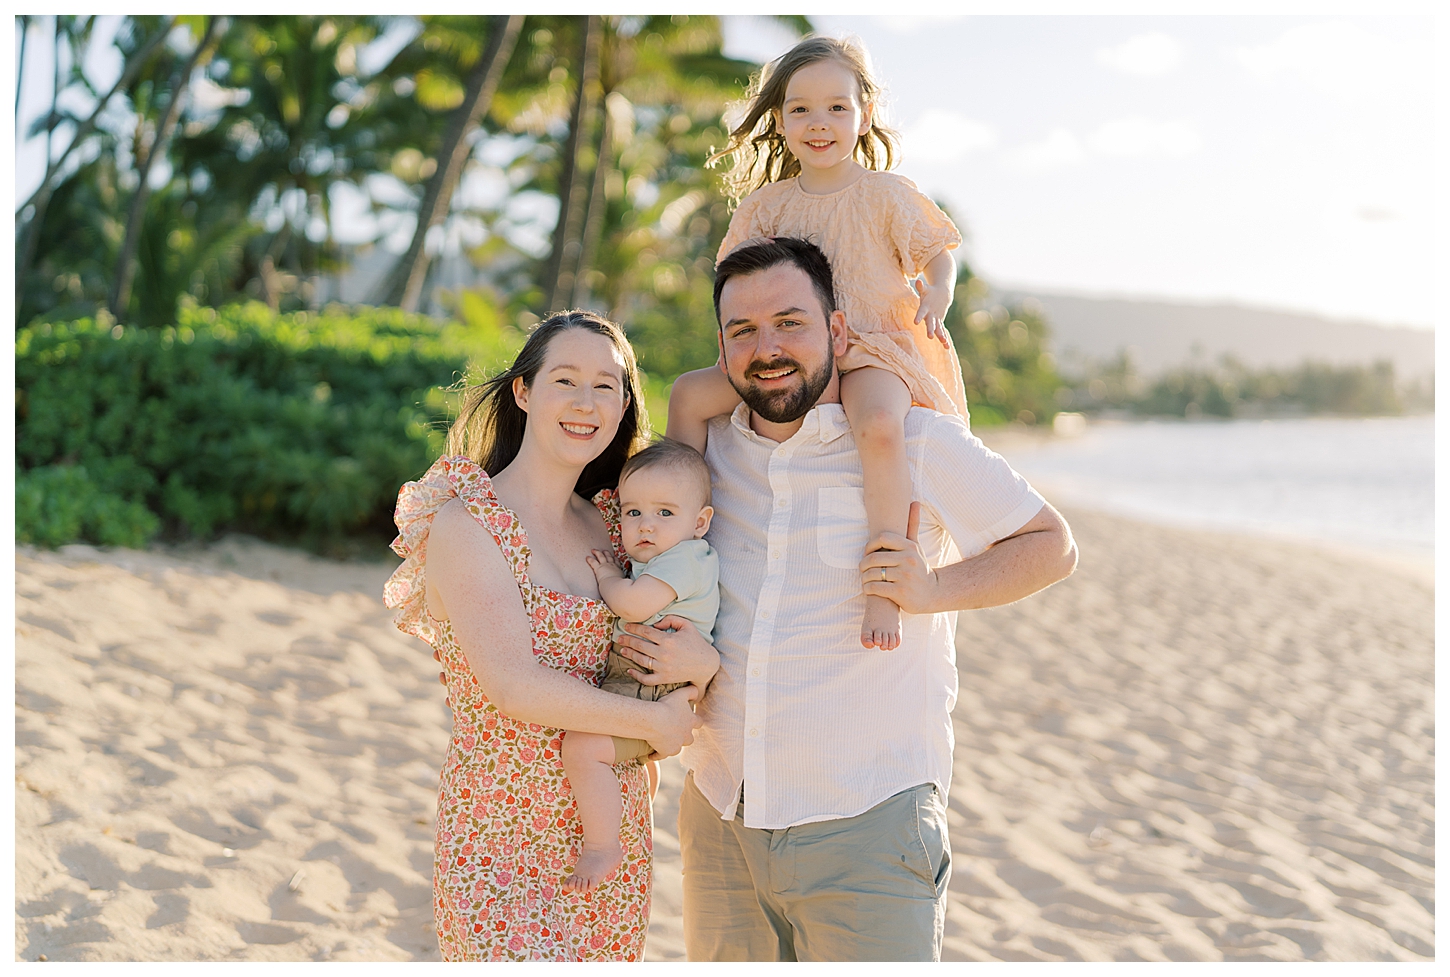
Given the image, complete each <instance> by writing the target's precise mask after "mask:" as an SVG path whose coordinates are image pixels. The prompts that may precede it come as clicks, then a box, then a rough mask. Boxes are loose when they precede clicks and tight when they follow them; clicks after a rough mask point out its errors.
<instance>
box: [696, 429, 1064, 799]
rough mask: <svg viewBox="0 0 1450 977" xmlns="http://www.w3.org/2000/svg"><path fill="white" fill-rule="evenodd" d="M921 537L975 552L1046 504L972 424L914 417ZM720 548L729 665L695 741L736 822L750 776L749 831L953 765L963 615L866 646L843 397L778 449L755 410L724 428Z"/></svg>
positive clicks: (950, 552) (930, 777)
mask: <svg viewBox="0 0 1450 977" xmlns="http://www.w3.org/2000/svg"><path fill="white" fill-rule="evenodd" d="M906 451H907V457H908V459H909V460H910V465H911V479H912V498H914V499H917V500H919V501H920V502H921V504H922V507H921V525H920V532H919V533H918V541H919V542H920V544H921V548H922V551H923V552H924V553H925V555H926V558H927V561H928V563H930V564H931V565H932V566H934V567H935V566H943V565H946V564H949V563H954V562H956V561H957V560H960V559H963V558H967V557H971V556H975V555H976V554H978V553H981V552H982V551H983V550H985V549H986V548H987V547H988V546H990V545H991V544H992V543H994V542H996V541H997V540H999V539H1001V538H1003V537H1004V536H1009V535H1011V534H1012V533H1013V532H1015V531H1017V530H1018V529H1020V528H1021V527H1022V526H1023V525H1025V524H1026V523H1027V522H1028V521H1029V520H1030V519H1031V518H1032V517H1033V516H1035V515H1036V514H1037V513H1038V511H1039V510H1040V509H1041V508H1042V505H1043V500H1042V497H1041V496H1040V495H1038V494H1037V492H1035V491H1034V490H1033V489H1032V487H1031V486H1029V485H1028V484H1027V482H1026V481H1025V480H1024V479H1023V478H1022V476H1020V475H1018V474H1017V473H1016V472H1015V471H1013V470H1012V469H1011V467H1009V466H1008V464H1007V462H1006V461H1005V460H1004V459H1003V458H1002V456H1001V455H998V454H996V453H994V452H992V451H990V450H988V449H987V448H986V447H985V446H984V445H983V444H982V442H981V441H979V440H977V438H976V437H974V436H973V435H972V433H971V432H970V431H969V430H968V429H967V426H966V424H964V423H963V422H962V421H961V420H960V419H958V418H955V417H951V416H947V415H944V414H938V413H936V412H934V411H929V410H925V409H923V408H913V409H912V410H911V411H910V412H909V413H908V414H907V419H906ZM705 459H706V461H707V462H708V463H709V465H710V472H711V485H712V490H713V495H714V498H713V504H714V506H715V518H714V521H713V522H712V523H711V526H710V532H709V533H708V534H707V536H706V539H708V540H709V542H710V545H711V546H713V547H714V548H715V550H716V552H718V553H719V555H720V614H719V617H718V618H717V619H716V622H715V647H716V648H717V649H718V650H719V652H720V671H719V672H718V673H717V674H716V675H715V678H714V681H713V682H712V683H711V684H710V688H709V691H708V692H707V693H706V694H705V696H704V699H703V700H702V701H701V702H700V705H699V710H698V714H699V715H700V716H701V717H702V718H703V719H704V726H703V727H702V728H700V729H699V730H697V731H696V733H695V742H694V744H693V745H691V746H688V747H686V748H685V751H684V754H683V757H684V762H685V766H686V767H687V768H689V769H691V770H693V771H694V774H695V784H696V786H697V787H699V789H700V791H701V792H702V793H703V794H704V795H705V798H706V799H707V800H708V801H709V802H710V804H711V805H712V806H713V807H714V808H715V810H717V811H719V812H721V816H722V817H723V818H726V819H730V818H733V817H734V816H735V808H736V804H737V801H738V799H739V797H740V788H741V784H742V783H744V784H747V785H748V786H747V787H746V790H747V791H748V792H749V803H748V804H747V805H746V808H745V823H746V825H747V826H748V827H752V828H786V827H790V826H791V825H796V824H807V823H809V822H812V821H826V820H830V819H832V818H845V817H853V816H855V815H857V814H860V813H862V812H863V811H866V810H869V809H870V808H872V807H874V806H875V805H877V804H879V803H880V802H881V801H883V800H885V799H886V798H888V797H890V796H891V795H892V794H895V793H897V792H899V791H902V790H906V789H907V788H910V787H915V786H916V785H918V784H925V783H934V784H936V785H937V787H938V789H939V790H941V792H942V795H943V796H946V793H947V791H948V789H949V787H950V783H951V774H952V744H953V740H952V723H951V711H952V707H953V706H954V705H955V704H956V698H957V670H956V646H955V641H954V635H955V632H956V623H957V615H956V613H955V612H950V613H937V614H920V615H912V614H907V615H903V616H902V642H901V645H900V646H899V647H898V648H897V649H896V650H895V651H891V652H882V651H879V650H877V649H875V648H871V649H867V648H863V647H861V642H860V630H861V616H862V613H863V612H864V610H865V597H864V596H863V595H862V593H861V579H860V574H859V571H858V570H857V565H858V564H859V563H860V561H861V559H862V557H863V556H864V554H865V549H866V543H867V530H866V511H865V507H864V505H863V502H862V488H861V459H860V456H859V455H858V454H857V453H856V443H855V440H854V439H853V438H852V436H851V429H850V425H849V424H848V423H847V421H846V414H845V411H844V410H843V409H842V408H841V406H840V405H839V404H821V405H818V406H817V407H815V408H813V409H812V410H811V411H810V412H809V413H808V414H806V416H805V419H804V423H803V424H802V426H801V429H800V430H799V431H797V432H796V434H795V435H794V436H793V437H791V438H790V439H789V440H787V441H785V442H783V443H779V444H777V443H776V442H774V441H771V440H769V439H768V438H763V437H761V436H760V435H758V434H756V433H755V432H754V431H752V430H751V429H750V413H749V410H748V409H747V408H746V407H745V406H744V405H741V406H740V407H739V408H737V409H736V411H735V413H734V414H733V415H732V416H730V417H729V418H717V419H715V420H714V421H712V422H711V424H710V437H709V444H708V445H707V448H706V452H705Z"/></svg>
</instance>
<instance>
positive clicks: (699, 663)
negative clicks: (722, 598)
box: [614, 614, 720, 701]
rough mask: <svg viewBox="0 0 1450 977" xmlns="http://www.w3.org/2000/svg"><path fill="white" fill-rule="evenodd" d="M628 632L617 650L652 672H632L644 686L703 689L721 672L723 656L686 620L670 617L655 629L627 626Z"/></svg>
mask: <svg viewBox="0 0 1450 977" xmlns="http://www.w3.org/2000/svg"><path fill="white" fill-rule="evenodd" d="M667 628H674V630H673V631H669V630H665V629H667ZM624 630H625V632H626V633H625V634H622V635H620V636H619V637H618V638H616V639H615V641H614V650H615V651H616V652H618V653H619V654H620V655H622V656H624V657H625V658H628V659H629V660H630V661H632V662H634V663H635V664H636V665H639V666H641V667H642V668H647V669H649V671H647V672H645V671H640V670H638V669H634V668H631V669H630V670H629V674H630V677H631V678H633V679H634V680H635V681H636V682H638V683H639V684H640V685H671V684H673V683H675V682H690V683H692V684H693V685H695V686H696V687H697V688H700V689H703V688H705V686H707V685H709V684H710V680H711V679H712V678H714V677H715V673H716V672H717V671H719V670H720V653H719V652H718V651H716V650H715V646H714V645H712V644H710V643H708V642H707V641H706V640H705V639H704V638H702V637H701V636H700V632H699V631H697V630H695V626H694V625H693V624H691V623H690V622H689V621H687V620H685V619H684V618H682V617H677V616H676V615H674V614H667V615H665V616H664V617H663V618H661V619H660V622H659V623H658V624H656V625H655V626H654V627H649V626H647V625H644V624H626V625H624ZM661 701H663V700H661Z"/></svg>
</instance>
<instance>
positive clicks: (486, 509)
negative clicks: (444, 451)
mask: <svg viewBox="0 0 1450 977" xmlns="http://www.w3.org/2000/svg"><path fill="white" fill-rule="evenodd" d="M452 499H460V500H462V502H463V504H464V507H465V508H467V510H468V512H469V513H470V514H471V515H472V516H473V518H474V519H476V520H478V522H479V524H480V525H482V526H483V528H485V529H487V530H488V531H489V533H490V534H491V535H492V536H493V538H494V539H495V540H496V541H497V542H498V544H499V549H500V550H502V551H503V553H504V555H505V556H506V557H508V558H509V559H510V566H511V569H512V570H513V572H514V576H515V577H521V575H522V572H523V570H524V569H526V568H527V566H528V553H527V549H526V548H525V546H524V541H523V538H522V534H521V533H520V532H519V527H518V526H517V524H516V523H515V521H514V519H513V517H512V516H511V515H510V514H509V512H508V510H507V509H505V508H504V507H503V506H502V505H501V504H500V503H499V501H498V499H497V497H496V496H495V495H494V494H493V483H492V482H490V481H489V478H488V473H487V472H485V471H484V470H483V468H481V467H480V466H479V465H478V464H477V463H476V462H473V461H470V460H469V459H467V458H463V457H456V456H448V455H445V456H444V457H442V458H439V459H438V460H437V461H436V462H434V463H433V467H431V468H429V469H428V471H427V473H426V474H425V475H424V476H423V477H422V478H420V479H418V480H417V481H416V482H405V483H404V484H403V487H402V488H401V489H399V490H398V505H397V508H396V509H394V511H393V522H394V523H396V524H397V527H398V537H397V538H396V539H394V540H393V543H392V549H393V552H394V553H396V554H398V555H399V556H401V557H402V558H403V564H402V566H400V567H398V569H397V570H395V571H393V575H392V576H391V577H389V578H388V582H387V583H386V584H384V585H383V603H384V604H386V605H387V606H388V607H391V608H394V609H396V610H397V612H398V613H397V614H396V615H395V616H394V618H393V623H395V624H396V625H397V626H398V630H400V631H403V632H405V633H407V634H411V635H415V636H417V637H419V638H422V639H423V640H424V641H427V642H429V643H430V644H431V643H432V641H433V638H434V633H433V625H432V618H430V617H429V616H428V607H427V598H426V580H425V578H424V575H423V567H424V565H425V564H426V563H427V560H428V532H429V530H431V529H432V528H433V517H434V516H436V515H437V514H438V510H439V509H441V508H443V506H444V505H446V504H447V503H448V502H449V501H450V500H452Z"/></svg>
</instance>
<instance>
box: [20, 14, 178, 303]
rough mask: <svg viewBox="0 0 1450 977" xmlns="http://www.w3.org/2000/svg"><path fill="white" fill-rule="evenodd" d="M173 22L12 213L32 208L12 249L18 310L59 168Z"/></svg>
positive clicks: (133, 61) (136, 57)
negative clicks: (13, 252)
mask: <svg viewBox="0 0 1450 977" xmlns="http://www.w3.org/2000/svg"><path fill="white" fill-rule="evenodd" d="M175 20H176V18H174V17H168V18H167V19H166V20H165V22H163V23H162V24H161V27H160V29H159V30H158V31H157V32H156V35H155V36H154V37H152V38H151V39H150V40H149V41H147V42H146V43H145V44H144V45H142V47H141V49H140V50H138V51H136V52H135V53H134V54H132V55H131V57H130V59H129V60H127V62H126V67H125V69H124V70H123V71H122V72H121V77H120V78H118V79H116V83H115V84H114V85H112V86H111V90H110V91H109V92H107V93H106V95H105V97H104V98H102V99H101V101H100V103H99V104H97V105H96V109H95V111H94V112H92V113H91V115H90V118H88V119H86V121H84V122H82V123H81V124H80V125H79V126H78V127H77V128H76V133H75V135H74V136H72V137H71V141H70V145H68V146H66V148H65V150H64V151H63V152H62V153H61V154H60V159H58V160H55V161H53V162H52V161H51V160H49V159H47V160H46V168H45V177H44V179H42V180H41V181H40V186H39V187H38V188H36V191H35V192H34V193H33V194H31V195H30V199H29V200H27V201H25V203H23V204H21V205H20V208H19V209H18V210H17V211H16V212H15V213H16V216H17V217H19V216H20V215H21V214H23V213H24V212H25V210H26V208H27V207H28V208H33V209H32V211H31V215H30V219H29V220H28V221H27V222H26V224H25V234H24V237H22V238H21V241H20V246H19V247H18V248H16V249H15V305H16V307H17V308H19V306H20V290H21V287H22V283H23V281H24V278H25V274H26V272H28V271H30V266H31V263H32V262H34V261H35V249H36V247H37V246H38V245H39V244H40V229H41V225H42V224H44V223H45V210H46V208H47V207H48V206H49V205H50V198H51V196H52V195H53V194H54V193H55V188H56V184H57V179H56V177H57V175H58V174H59V173H60V170H61V167H62V166H64V165H65V161H66V160H67V159H68V158H69V157H70V154H71V151H72V150H74V149H75V148H76V147H77V146H79V145H80V144H81V143H82V142H84V141H85V140H86V138H87V137H88V136H90V134H91V133H92V132H93V131H94V130H95V128H96V125H97V123H99V122H100V118H101V113H102V112H104V111H105V110H106V107H107V106H108V105H109V104H110V102H111V99H112V98H113V97H114V96H115V94H116V93H117V92H119V91H122V90H123V89H125V88H126V87H127V86H128V85H130V84H131V82H133V81H135V80H136V76H137V75H138V74H140V73H141V69H142V67H144V66H145V64H146V62H147V61H149V60H150V58H151V55H152V54H154V53H155V52H156V49H157V48H159V47H160V46H161V43H162V42H163V41H165V40H166V36H167V35H168V34H170V33H171V26H172V24H173V23H174V22H175Z"/></svg>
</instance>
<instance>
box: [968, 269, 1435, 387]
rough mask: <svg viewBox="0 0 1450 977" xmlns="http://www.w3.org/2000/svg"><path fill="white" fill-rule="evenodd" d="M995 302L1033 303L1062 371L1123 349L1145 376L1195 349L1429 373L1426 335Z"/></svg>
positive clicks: (1006, 293) (1192, 311)
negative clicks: (1386, 364)
mask: <svg viewBox="0 0 1450 977" xmlns="http://www.w3.org/2000/svg"><path fill="white" fill-rule="evenodd" d="M995 297H996V298H997V299H998V300H1000V301H1008V302H1018V301H1021V300H1023V299H1026V298H1029V297H1031V298H1036V299H1037V300H1038V301H1039V302H1041V303H1042V307H1043V309H1044V310H1045V312H1046V313H1047V318H1048V325H1049V327H1050V328H1051V330H1052V346H1053V352H1054V354H1056V356H1057V357H1058V361H1059V363H1060V364H1061V365H1062V367H1063V368H1065V369H1067V370H1069V371H1070V370H1072V368H1073V367H1074V366H1075V365H1076V364H1077V363H1079V362H1081V360H1082V359H1083V358H1084V357H1089V358H1093V359H1098V360H1103V359H1107V358H1109V357H1113V356H1116V355H1117V352H1118V350H1119V349H1122V348H1124V347H1129V348H1130V350H1131V353H1132V355H1133V361H1134V363H1136V364H1137V366H1138V370H1139V372H1140V373H1142V374H1144V375H1149V376H1151V375H1152V374H1154V373H1157V372H1159V371H1161V370H1163V369H1165V368H1167V367H1173V366H1179V365H1182V364H1185V363H1188V362H1189V361H1190V360H1191V359H1193V357H1194V352H1195V351H1194V347H1195V346H1198V347H1199V348H1200V355H1201V357H1202V360H1203V361H1205V363H1206V364H1207V363H1212V362H1213V361H1215V360H1217V359H1218V357H1219V356H1220V355H1221V354H1223V353H1231V354H1233V355H1234V356H1236V357H1238V358H1239V359H1240V360H1241V361H1243V362H1244V363H1246V364H1248V365H1249V366H1295V365H1298V364H1299V363H1302V362H1304V361H1305V360H1306V359H1315V360H1323V361H1328V362H1330V363H1337V364H1351V363H1370V362H1372V361H1374V360H1381V359H1388V360H1390V361H1391V362H1392V363H1394V365H1395V375H1396V376H1397V377H1400V378H1402V379H1412V378H1416V377H1423V376H1427V375H1429V374H1431V373H1433V372H1434V369H1435V334H1434V333H1433V332H1432V331H1430V330H1428V329H1410V328H1406V327H1393V326H1381V325H1376V324H1374V323H1370V322H1356V321H1352V320H1344V319H1324V318H1320V317H1318V316H1314V315H1306V314H1300V313H1294V312H1278V311H1274V310H1270V309H1255V308H1247V307H1244V306H1238V305H1190V304H1188V303H1176V302H1162V301H1149V300H1136V299H1111V298H1093V297H1089V296H1085V295H1068V294H1061V293H1055V292H1042V291H1026V290H1020V289H999V290H997V291H996V293H995Z"/></svg>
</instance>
